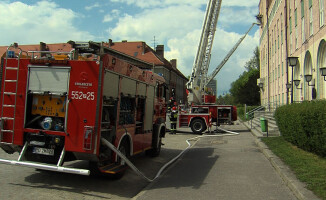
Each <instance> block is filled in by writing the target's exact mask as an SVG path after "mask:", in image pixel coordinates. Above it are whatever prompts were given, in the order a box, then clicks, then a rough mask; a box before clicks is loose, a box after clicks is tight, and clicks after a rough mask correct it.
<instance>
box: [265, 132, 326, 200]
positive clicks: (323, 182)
mask: <svg viewBox="0 0 326 200" xmlns="http://www.w3.org/2000/svg"><path fill="white" fill-rule="evenodd" d="M262 141H263V142H264V143H265V144H266V145H267V146H268V147H269V149H270V150H271V151H272V152H273V153H274V154H275V155H277V156H278V157H279V158H280V159H282V161H283V162H284V163H285V164H286V165H288V166H289V167H290V168H291V170H292V171H293V172H294V173H295V175H296V177H297V178H298V179H299V180H300V181H302V182H304V183H306V184H307V188H308V189H309V190H311V191H313V192H314V193H315V194H316V195H317V196H318V197H320V198H322V199H325V200H326V158H321V157H319V156H317V155H315V154H312V153H309V152H306V151H304V150H302V149H299V148H297V147H296V146H293V145H292V144H291V143H289V142H287V141H285V140H284V138H283V137H268V138H262Z"/></svg>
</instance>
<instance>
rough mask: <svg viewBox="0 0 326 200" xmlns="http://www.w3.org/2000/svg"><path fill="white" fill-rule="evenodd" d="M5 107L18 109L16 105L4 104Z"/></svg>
mask: <svg viewBox="0 0 326 200" xmlns="http://www.w3.org/2000/svg"><path fill="white" fill-rule="evenodd" d="M3 107H7V108H8V107H9V108H14V107H16V106H15V105H5V104H4V105H3Z"/></svg>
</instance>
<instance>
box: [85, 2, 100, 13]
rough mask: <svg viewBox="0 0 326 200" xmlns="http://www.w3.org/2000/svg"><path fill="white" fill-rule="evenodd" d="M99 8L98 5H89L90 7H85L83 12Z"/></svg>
mask: <svg viewBox="0 0 326 200" xmlns="http://www.w3.org/2000/svg"><path fill="white" fill-rule="evenodd" d="M99 7H100V4H99V3H95V4H93V5H90V6H85V10H88V11H89V10H92V9H94V8H99Z"/></svg>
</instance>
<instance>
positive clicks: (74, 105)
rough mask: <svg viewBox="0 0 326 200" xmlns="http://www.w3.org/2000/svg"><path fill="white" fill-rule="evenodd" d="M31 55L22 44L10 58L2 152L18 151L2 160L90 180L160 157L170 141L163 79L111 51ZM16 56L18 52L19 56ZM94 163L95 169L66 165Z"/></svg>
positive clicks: (3, 87)
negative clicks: (134, 159)
mask: <svg viewBox="0 0 326 200" xmlns="http://www.w3.org/2000/svg"><path fill="white" fill-rule="evenodd" d="M98 47H99V49H98V50H96V51H94V52H98V53H97V55H95V54H92V55H91V56H89V54H88V57H89V58H83V57H81V54H77V52H78V51H77V50H76V51H75V52H74V51H71V52H67V53H66V52H27V53H28V55H27V56H25V58H23V55H25V53H24V52H23V51H22V50H21V49H20V51H17V49H19V47H18V45H17V44H14V45H11V46H10V47H8V49H7V53H6V58H5V59H3V75H2V84H1V104H0V109H1V134H0V147H1V148H2V149H3V150H4V151H6V152H7V153H10V154H11V153H14V152H19V153H20V155H19V158H18V160H17V161H15V160H4V159H0V163H4V164H12V165H21V166H27V167H33V168H38V169H44V170H51V171H58V172H66V173H75V174H82V175H89V174H90V172H94V173H102V174H116V175H120V174H123V172H124V171H125V169H126V164H125V162H124V161H123V160H122V159H121V158H120V157H119V156H117V154H116V153H114V151H112V150H111V149H110V148H109V146H108V145H106V143H107V142H109V143H111V144H113V145H114V146H115V147H116V148H117V149H118V150H120V152H121V153H123V154H124V155H125V156H126V157H130V156H133V155H136V154H138V153H141V152H144V151H146V152H148V153H149V154H151V155H153V156H157V155H159V153H160V150H161V139H162V137H164V136H165V130H166V127H165V117H166V114H165V113H166V103H165V94H166V92H165V89H166V86H165V83H164V79H163V77H161V76H159V75H156V74H155V73H152V72H151V71H148V70H142V69H140V68H137V67H135V66H133V65H130V64H128V63H127V62H125V61H123V60H121V59H118V58H116V57H114V56H112V55H110V54H106V53H103V52H104V51H103V48H105V47H102V46H101V45H100V44H98ZM15 51H16V52H15ZM71 160H87V161H89V162H90V170H89V169H76V168H69V167H65V166H63V163H64V162H65V161H71Z"/></svg>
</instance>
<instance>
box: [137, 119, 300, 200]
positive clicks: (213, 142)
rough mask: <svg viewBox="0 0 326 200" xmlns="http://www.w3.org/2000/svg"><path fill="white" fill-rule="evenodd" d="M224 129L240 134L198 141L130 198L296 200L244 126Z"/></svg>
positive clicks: (140, 199)
mask: <svg viewBox="0 0 326 200" xmlns="http://www.w3.org/2000/svg"><path fill="white" fill-rule="evenodd" d="M224 128H225V129H227V130H232V131H235V132H239V133H240V135H237V136H222V137H209V138H208V137H207V138H201V139H200V140H199V141H198V142H197V143H196V144H195V146H194V147H192V148H191V149H190V150H189V151H187V152H186V153H185V155H183V156H182V157H181V158H180V159H179V160H178V161H177V162H176V163H174V164H173V165H172V166H170V168H169V169H167V171H166V172H165V173H164V174H163V176H162V177H160V178H159V179H158V180H157V181H155V182H154V183H152V184H150V185H149V186H148V187H147V188H145V190H144V191H143V192H141V193H140V194H138V195H137V196H136V197H135V198H133V199H138V200H146V199H151V200H155V199H169V200H173V199H178V200H179V199H196V200H198V199H205V200H206V199H214V200H215V199H227V200H232V199H237V200H239V199H251V200H255V199H257V200H258V199H259V200H261V199H297V198H296V196H295V195H294V194H293V192H292V191H291V190H290V189H289V188H288V187H287V186H286V183H285V182H284V181H283V180H282V178H281V177H280V176H279V174H278V173H277V171H276V170H275V169H274V168H273V166H272V165H271V164H270V162H269V160H268V159H266V157H265V156H264V154H263V153H262V152H261V151H260V148H259V147H258V146H257V144H256V143H255V140H256V138H255V137H254V136H252V134H251V133H250V131H248V129H247V128H246V127H245V126H244V125H242V124H238V125H233V126H225V127H224ZM182 134H186V133H182ZM177 136H178V135H177Z"/></svg>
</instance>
